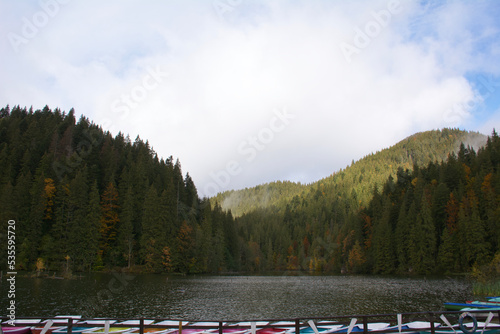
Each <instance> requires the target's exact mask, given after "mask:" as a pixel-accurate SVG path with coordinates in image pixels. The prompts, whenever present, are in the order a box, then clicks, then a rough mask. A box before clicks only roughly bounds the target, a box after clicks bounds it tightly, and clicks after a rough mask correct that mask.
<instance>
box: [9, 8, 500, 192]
mask: <svg viewBox="0 0 500 334" xmlns="http://www.w3.org/2000/svg"><path fill="white" fill-rule="evenodd" d="M498 17H500V1H497V0H488V1H486V0H478V1H465V0H464V1H458V0H456V1H416V0H409V1H406V0H399V1H398V0H353V1H341V0H288V1H285V0H268V1H264V0H203V1H202V0H198V1H197V0H164V1H159V0H158V1H156V0H155V1H153V0H146V1H131V0H109V1H95V0H86V1H83V0H40V1H32V0H25V1H19V0H0V60H1V61H0V106H2V107H4V106H6V105H10V106H11V107H12V106H15V105H20V106H22V107H24V106H26V107H28V108H29V107H31V106H33V108H34V109H35V110H36V109H42V108H43V107H44V106H45V105H48V106H49V107H50V108H52V109H54V108H59V109H61V110H62V111H66V112H68V111H69V110H70V109H71V108H74V110H75V115H76V117H78V118H79V117H80V115H84V116H85V117H87V118H89V119H90V120H91V121H93V122H94V123H96V124H99V125H101V126H102V127H103V129H104V130H107V131H110V132H111V133H112V135H114V136H115V135H116V134H118V132H119V131H121V132H122V133H124V134H125V135H127V134H128V135H129V136H130V138H131V140H132V141H134V140H135V138H136V137H137V136H139V137H140V138H141V139H142V140H144V141H145V140H147V141H148V142H149V144H150V145H151V147H152V148H153V149H154V151H155V152H156V153H157V154H158V156H159V157H160V158H165V159H166V158H168V157H169V156H173V158H174V159H179V161H180V163H181V165H182V171H183V173H184V174H186V173H189V175H190V176H191V177H192V179H193V180H194V182H195V184H196V187H197V190H198V193H199V195H200V196H212V195H215V194H217V193H218V192H222V191H225V190H231V189H242V188H245V187H253V186H256V185H258V184H263V183H267V182H272V181H285V180H289V181H294V182H301V183H311V182H314V181H317V180H319V179H321V178H324V177H327V176H329V175H331V174H332V173H334V172H336V171H338V170H340V169H342V168H345V167H346V166H348V165H350V164H351V162H352V161H353V160H354V161H356V160H359V159H361V158H362V157H364V156H366V155H368V154H370V153H375V152H377V151H380V150H382V149H384V148H386V147H390V146H392V145H394V144H395V143H397V142H398V141H400V140H402V139H404V138H405V137H407V136H409V135H412V134H414V133H416V132H420V131H427V130H433V129H441V128H444V127H451V128H460V129H464V130H470V131H479V132H482V133H484V134H490V133H491V132H492V130H493V128H497V129H498V128H499V127H498V124H500V20H498Z"/></svg>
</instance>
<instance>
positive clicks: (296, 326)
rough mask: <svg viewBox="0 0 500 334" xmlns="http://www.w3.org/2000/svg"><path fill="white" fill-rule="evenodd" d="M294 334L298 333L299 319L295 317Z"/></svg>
mask: <svg viewBox="0 0 500 334" xmlns="http://www.w3.org/2000/svg"><path fill="white" fill-rule="evenodd" d="M295 334H300V320H299V319H295Z"/></svg>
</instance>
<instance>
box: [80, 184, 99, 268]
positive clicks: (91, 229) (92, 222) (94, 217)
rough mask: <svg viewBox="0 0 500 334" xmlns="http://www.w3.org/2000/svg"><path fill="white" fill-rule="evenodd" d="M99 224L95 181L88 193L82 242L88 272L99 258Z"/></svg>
mask: <svg viewBox="0 0 500 334" xmlns="http://www.w3.org/2000/svg"><path fill="white" fill-rule="evenodd" d="M100 224H101V205H100V196H99V189H98V186H97V180H95V181H94V183H93V184H92V186H91V188H90V192H89V202H88V210H87V223H86V226H85V233H84V238H83V239H84V240H86V242H87V245H86V247H85V248H84V254H85V255H84V258H85V261H84V265H85V266H88V269H89V271H90V270H92V269H93V266H94V265H95V263H96V261H97V259H98V256H99V238H100V233H99V228H100Z"/></svg>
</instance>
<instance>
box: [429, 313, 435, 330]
mask: <svg viewBox="0 0 500 334" xmlns="http://www.w3.org/2000/svg"><path fill="white" fill-rule="evenodd" d="M429 322H430V324H431V334H435V332H436V329H435V328H434V317H433V316H432V313H429Z"/></svg>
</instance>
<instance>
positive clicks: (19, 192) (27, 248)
mask: <svg viewBox="0 0 500 334" xmlns="http://www.w3.org/2000/svg"><path fill="white" fill-rule="evenodd" d="M74 114H75V111H74V110H73V109H71V110H70V111H69V112H67V113H66V112H61V110H59V109H54V110H51V109H50V108H49V107H47V106H46V107H45V108H43V109H42V110H33V109H30V110H27V109H26V108H21V107H19V106H16V107H14V108H12V110H11V109H10V108H9V106H7V107H6V108H1V109H0V166H2V168H1V169H0V200H1V202H2V210H1V211H0V220H1V221H3V222H7V221H10V222H13V224H14V225H15V228H16V231H15V233H16V234H15V254H16V259H15V260H16V261H15V262H16V263H15V267H16V269H19V270H22V269H24V270H36V271H37V272H39V273H40V272H43V271H44V270H52V271H63V272H65V273H70V272H71V271H87V270H103V269H111V268H114V267H128V269H129V270H131V269H133V270H138V271H149V272H165V271H172V272H182V273H187V272H207V271H210V272H212V271H217V270H218V269H219V268H224V269H226V270H237V269H238V258H239V254H237V253H238V252H237V248H236V245H235V244H234V241H233V240H237V238H236V236H235V233H234V229H233V223H234V221H233V218H232V217H231V215H230V214H228V213H225V212H223V211H222V210H221V209H220V207H218V206H210V203H209V202H208V200H200V198H199V197H198V193H197V190H196V186H195V185H194V182H193V180H192V179H191V177H190V176H189V173H186V174H185V175H183V172H182V168H181V163H180V161H179V160H176V161H175V160H174V159H173V158H172V156H170V157H168V158H167V159H163V158H160V157H158V155H157V154H156V153H155V152H154V150H153V149H152V147H151V146H150V145H149V143H148V142H147V141H143V140H142V139H141V138H140V137H139V136H138V137H137V138H136V139H135V140H134V141H132V140H130V138H129V137H128V136H124V135H123V134H122V133H118V135H116V136H115V137H113V136H112V135H111V134H110V133H109V132H107V131H103V129H102V128H101V127H100V126H98V125H96V124H94V123H92V122H91V121H90V120H88V119H87V118H85V117H84V116H82V117H81V118H80V119H79V120H78V121H77V120H76V119H75V115H74ZM7 232H8V231H7V224H6V223H5V224H1V225H0V245H1V247H0V269H1V268H7V263H8V262H7V254H8V252H7V244H8V243H7ZM9 235H11V233H9ZM9 240H10V238H9ZM10 244H11V243H10V242H9V245H10ZM213 244H217V247H212V245H213ZM10 250H11V248H9V252H10ZM12 270H13V269H12Z"/></svg>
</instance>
